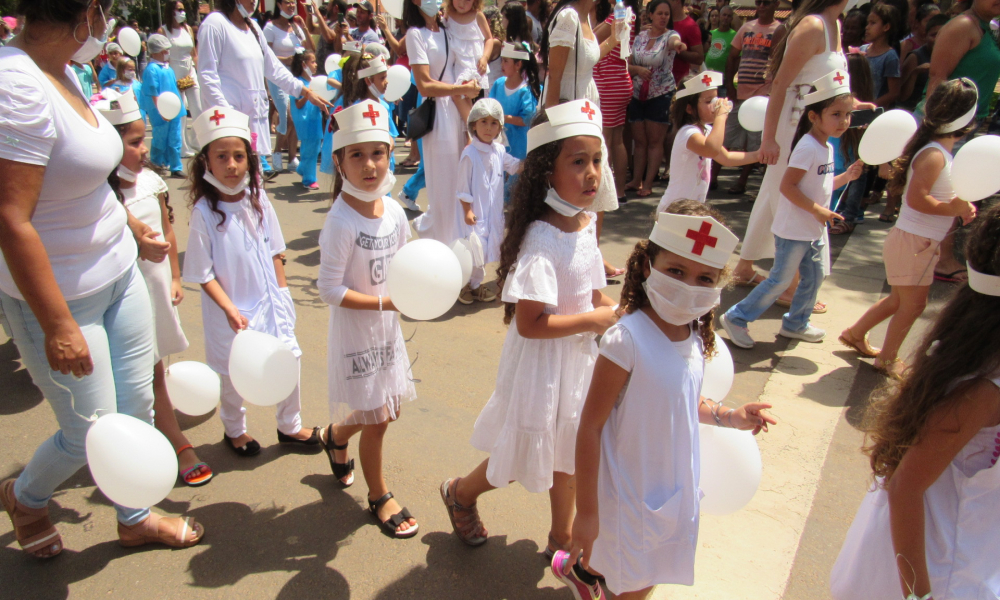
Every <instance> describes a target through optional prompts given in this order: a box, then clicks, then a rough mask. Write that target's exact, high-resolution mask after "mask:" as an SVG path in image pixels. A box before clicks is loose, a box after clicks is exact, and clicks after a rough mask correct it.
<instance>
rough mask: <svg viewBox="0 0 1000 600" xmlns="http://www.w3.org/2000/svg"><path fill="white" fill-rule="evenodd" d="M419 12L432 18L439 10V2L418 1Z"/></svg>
mask: <svg viewBox="0 0 1000 600" xmlns="http://www.w3.org/2000/svg"><path fill="white" fill-rule="evenodd" d="M420 10H421V12H423V13H424V14H425V15H427V16H428V17H433V16H435V15H437V14H438V11H439V10H441V0H420Z"/></svg>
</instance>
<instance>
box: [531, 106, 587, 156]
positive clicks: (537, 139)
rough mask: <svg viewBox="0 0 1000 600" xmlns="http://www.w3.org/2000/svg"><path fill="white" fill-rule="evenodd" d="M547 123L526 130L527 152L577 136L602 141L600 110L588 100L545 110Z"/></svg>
mask: <svg viewBox="0 0 1000 600" xmlns="http://www.w3.org/2000/svg"><path fill="white" fill-rule="evenodd" d="M545 115H546V116H547V117H548V118H549V120H548V122H547V123H541V124H540V125H535V126H534V127H532V128H531V129H529V130H528V152H531V151H532V150H534V149H535V148H537V147H539V146H543V145H545V144H548V143H550V142H554V141H556V140H561V139H565V138H568V137H573V136H577V135H589V136H593V137H598V138H601V139H604V135H603V131H602V129H601V124H602V123H603V118H602V117H601V109H600V108H599V107H598V106H597V105H596V104H592V103H591V102H590V100H573V101H571V102H566V103H564V104H560V105H559V106H553V107H552V108H547V109H545Z"/></svg>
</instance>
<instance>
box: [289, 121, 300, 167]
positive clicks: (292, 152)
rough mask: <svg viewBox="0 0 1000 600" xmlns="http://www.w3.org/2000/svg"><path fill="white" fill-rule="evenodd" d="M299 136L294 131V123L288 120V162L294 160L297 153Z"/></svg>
mask: <svg viewBox="0 0 1000 600" xmlns="http://www.w3.org/2000/svg"><path fill="white" fill-rule="evenodd" d="M298 146H299V134H298V132H297V131H296V130H295V122H294V121H292V120H291V119H288V162H292V161H293V160H295V156H296V155H297V153H298Z"/></svg>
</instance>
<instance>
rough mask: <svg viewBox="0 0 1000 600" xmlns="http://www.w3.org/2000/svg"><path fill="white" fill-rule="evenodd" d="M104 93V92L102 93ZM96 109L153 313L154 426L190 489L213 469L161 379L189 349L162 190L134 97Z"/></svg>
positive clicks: (170, 214)
mask: <svg viewBox="0 0 1000 600" xmlns="http://www.w3.org/2000/svg"><path fill="white" fill-rule="evenodd" d="M104 93H105V94H108V93H109V92H108V90H105V92H104ZM97 106H98V108H99V109H100V111H101V114H103V115H104V116H105V117H106V118H107V119H108V121H110V122H111V124H112V125H114V126H115V129H116V130H117V131H118V133H119V134H120V135H121V136H122V146H123V147H124V154H123V155H122V162H121V164H119V165H118V170H117V171H116V172H114V173H112V174H111V176H109V177H108V183H110V184H111V188H112V189H113V190H115V194H116V195H117V196H118V199H119V200H120V201H121V202H122V204H123V205H124V206H125V210H126V211H128V217H129V219H128V221H129V227H130V228H131V229H132V232H133V234H134V235H135V237H136V242H137V243H138V246H139V271H140V272H142V276H143V279H145V280H146V287H147V288H148V289H149V300H150V304H151V305H152V308H153V329H154V332H155V334H156V336H155V343H154V344H153V361H154V362H155V365H154V366H153V412H154V424H155V425H156V428H157V429H159V430H160V431H161V432H162V433H163V435H165V436H166V437H167V439H168V440H170V444H171V445H172V446H173V448H174V452H176V453H177V461H178V463H179V472H180V476H181V479H182V480H184V483H186V484H187V485H189V486H191V487H196V486H200V485H205V484H206V483H208V482H209V480H211V479H212V469H210V468H209V466H208V465H207V464H205V463H203V462H201V461H200V460H198V454H197V453H196V452H195V450H194V446H192V445H191V443H190V442H189V441H188V439H187V437H186V436H185V435H184V432H183V431H181V428H180V425H178V424H177V417H176V415H174V407H173V404H171V402H170V394H169V393H168V391H167V385H166V381H165V377H164V365H163V358H164V357H166V356H169V355H171V354H176V353H178V352H183V351H184V350H186V349H187V347H188V341H187V337H185V336H184V331H183V330H182V329H181V321H180V316H179V315H178V314H177V308H176V307H177V305H178V304H180V303H181V301H182V300H183V299H184V290H183V288H182V287H181V269H180V262H179V261H178V259H177V239H176V237H175V236H174V228H173V226H172V224H173V221H174V212H173V209H172V208H170V204H169V203H168V194H167V184H166V183H164V181H163V180H162V179H160V176H159V175H157V174H156V172H154V171H153V170H152V169H147V168H145V166H146V160H147V158H148V154H149V150H148V149H147V148H146V144H145V142H144V140H145V137H146V123H145V121H144V120H143V119H142V113H141V112H140V111H139V105H138V104H137V103H136V100H135V95H134V94H133V93H132V92H131V91H129V92H127V93H126V94H124V95H123V96H121V97H120V98H117V99H116V100H113V101H105V102H99V103H98V105H97Z"/></svg>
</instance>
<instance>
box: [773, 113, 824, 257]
mask: <svg viewBox="0 0 1000 600" xmlns="http://www.w3.org/2000/svg"><path fill="white" fill-rule="evenodd" d="M788 168H789V169H801V170H803V171H805V172H806V174H805V175H803V176H802V180H801V181H799V189H800V190H802V193H803V194H805V195H806V197H807V198H809V199H810V200H812V201H813V202H815V203H816V204H819V205H820V206H822V207H825V208H829V207H830V196H832V195H833V146H831V145H830V144H829V142H827V143H825V144H821V143H820V142H819V141H818V140H817V139H816V138H814V137H813V136H812V134H811V133H810V134H806V135H804V136H802V139H801V140H799V143H798V144H796V145H795V149H794V150H792V155H791V156H790V157H789V158H788ZM823 227H824V226H823V224H822V223H820V222H819V221H817V220H816V218H815V217H813V216H812V214H811V213H809V212H808V211H805V210H802V209H801V208H799V207H798V206H795V205H794V204H792V203H791V201H790V200H789V199H788V198H785V196H784V195H782V196H781V198H780V199H779V200H778V210H777V213H776V214H775V215H774V223H773V224H772V225H771V233H773V234H774V235H776V236H778V237H780V238H784V239H786V240H798V241H802V242H814V241H816V240H818V239H820V238H822V237H823Z"/></svg>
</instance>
